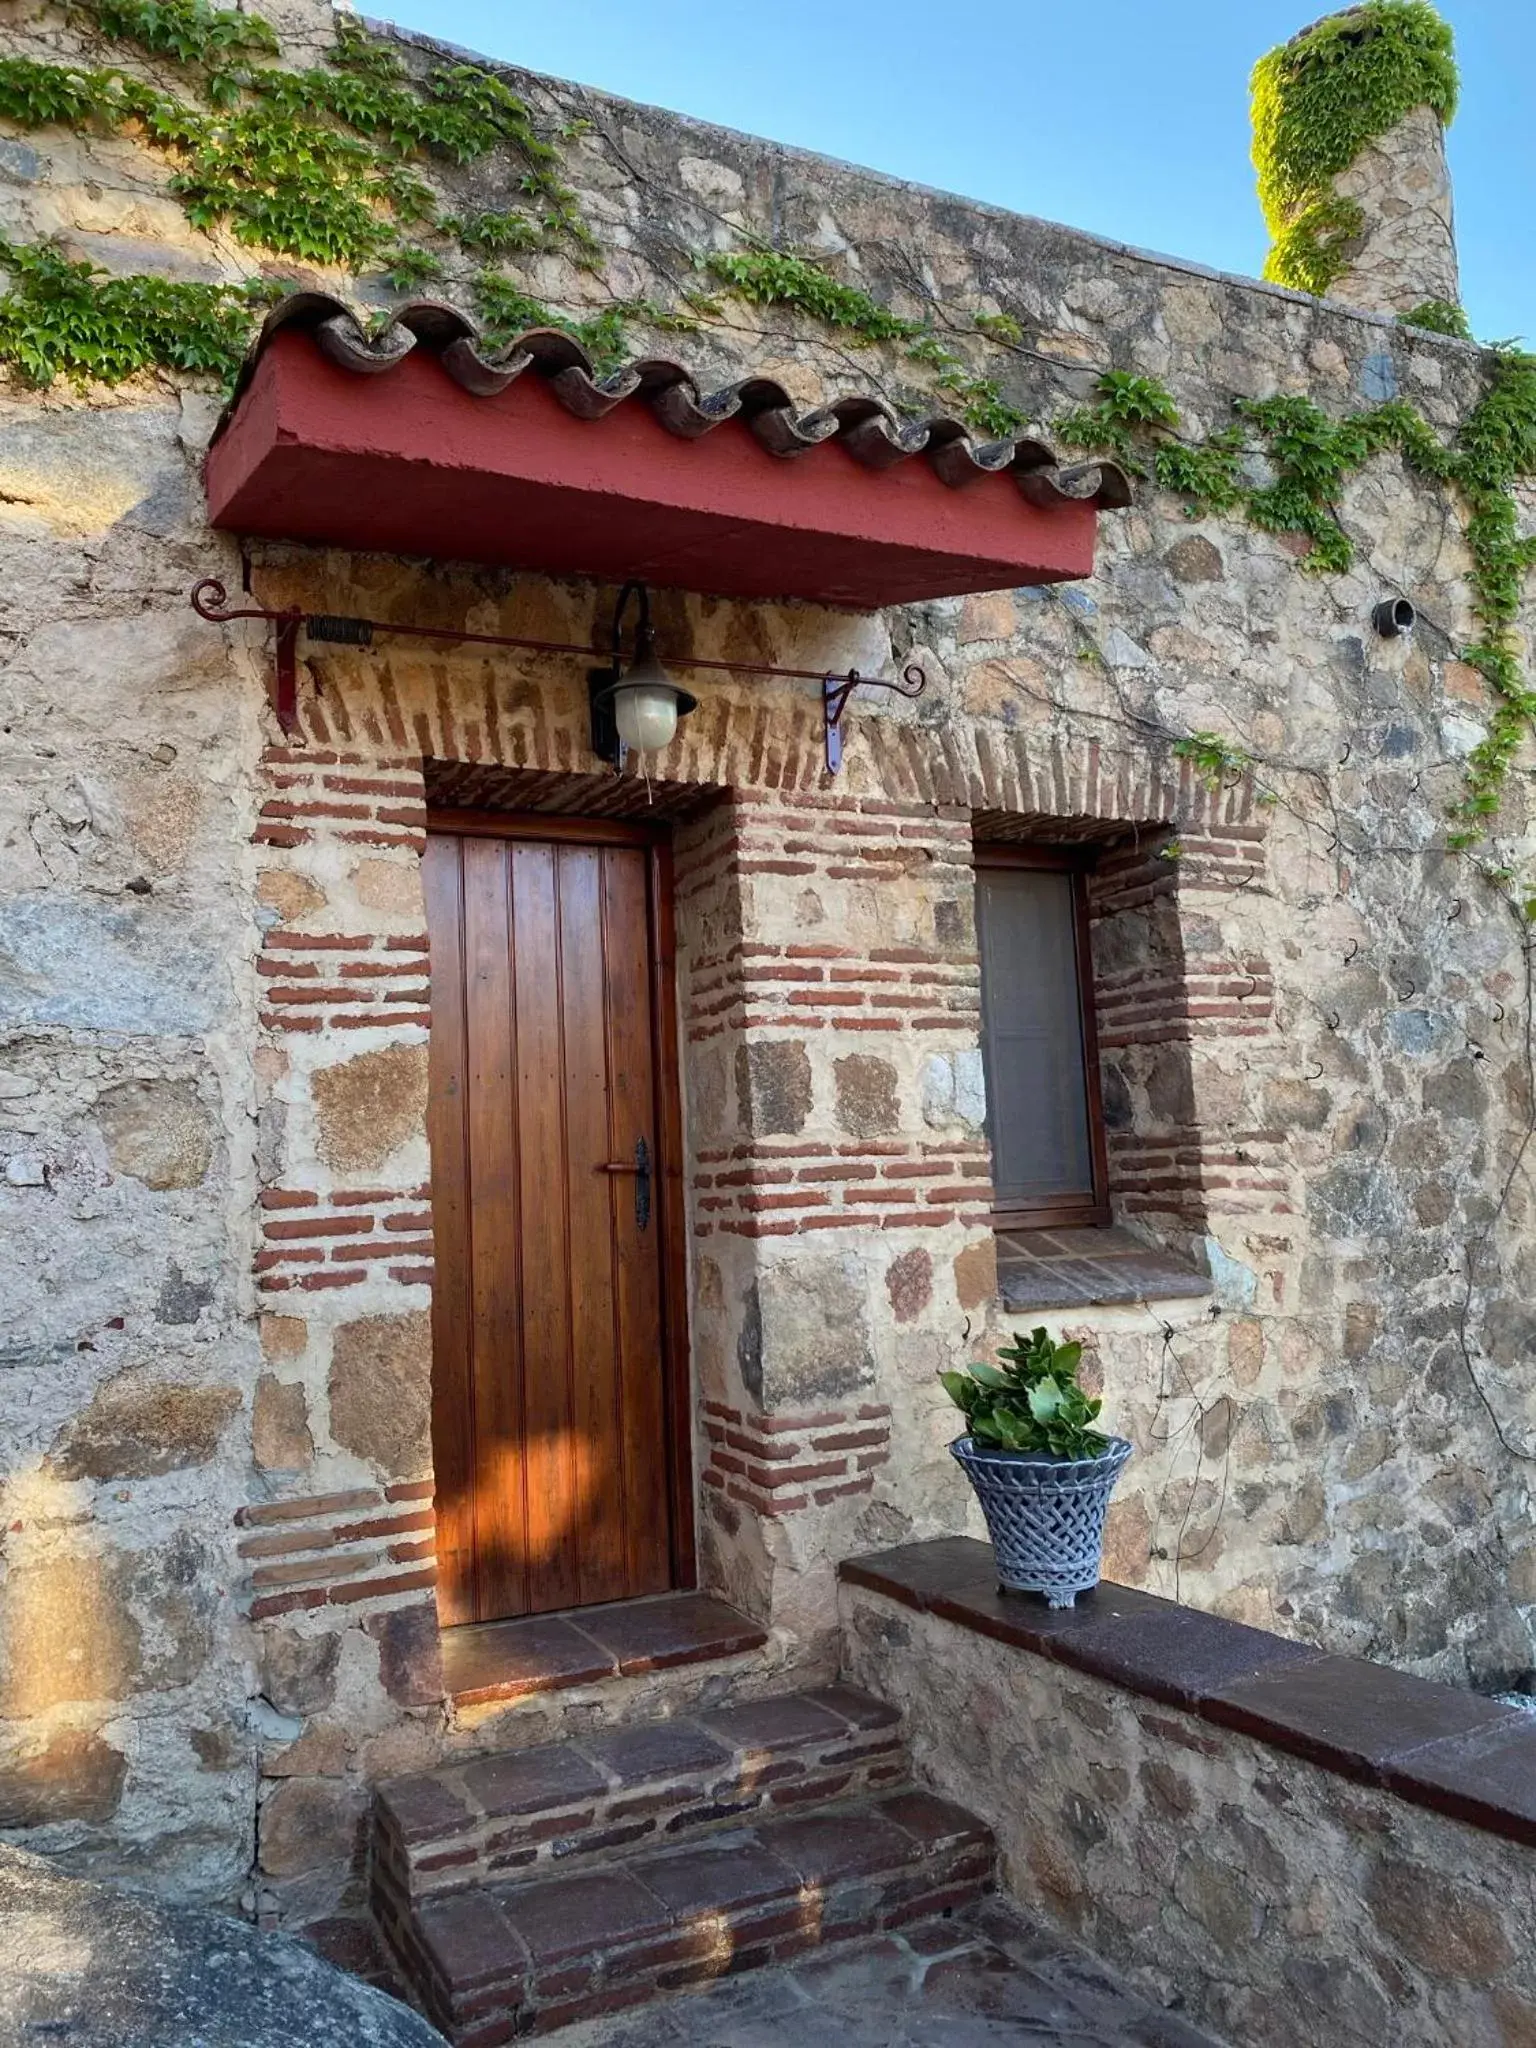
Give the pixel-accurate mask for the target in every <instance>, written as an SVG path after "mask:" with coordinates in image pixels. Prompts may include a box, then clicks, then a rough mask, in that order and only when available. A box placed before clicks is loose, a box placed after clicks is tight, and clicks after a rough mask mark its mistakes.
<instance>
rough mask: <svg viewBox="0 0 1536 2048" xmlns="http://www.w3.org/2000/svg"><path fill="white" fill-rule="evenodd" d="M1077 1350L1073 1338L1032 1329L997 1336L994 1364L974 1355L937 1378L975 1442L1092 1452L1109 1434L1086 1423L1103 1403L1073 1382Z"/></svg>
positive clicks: (1073, 1454)
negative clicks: (1001, 1339) (1060, 1339)
mask: <svg viewBox="0 0 1536 2048" xmlns="http://www.w3.org/2000/svg"><path fill="white" fill-rule="evenodd" d="M1082 1357H1083V1347H1082V1345H1081V1344H1057V1343H1055V1342H1054V1341H1053V1339H1052V1338H1051V1337H1050V1336H1049V1335H1048V1334H1047V1333H1046V1331H1045V1330H1043V1329H1037V1330H1032V1331H1031V1332H1030V1334H1029V1336H1028V1337H1020V1338H1018V1339H1017V1340H1016V1341H1015V1342H1014V1343H1012V1344H1005V1345H1004V1346H1003V1347H1002V1349H1001V1350H1000V1351H999V1352H998V1354H997V1358H998V1362H997V1364H996V1365H988V1364H985V1363H984V1362H982V1361H981V1360H977V1361H976V1362H975V1363H974V1364H972V1365H971V1366H969V1367H968V1368H967V1369H966V1371H964V1372H945V1373H940V1375H939V1378H940V1380H941V1381H942V1382H943V1386H944V1391H945V1393H946V1394H948V1396H949V1398H950V1399H951V1400H952V1401H953V1402H954V1404H955V1406H956V1407H957V1408H958V1409H959V1410H960V1412H961V1414H962V1415H963V1416H964V1417H965V1426H966V1429H967V1431H968V1433H969V1434H970V1436H971V1437H972V1439H973V1440H974V1441H975V1443H976V1445H977V1447H978V1448H979V1449H981V1450H987V1451H1031V1452H1035V1453H1040V1452H1044V1453H1046V1454H1047V1455H1048V1456H1050V1457H1053V1458H1097V1457H1098V1456H1100V1455H1101V1453H1102V1452H1104V1451H1106V1450H1108V1448H1109V1438H1108V1437H1107V1436H1105V1435H1104V1433H1103V1432H1102V1431H1101V1430H1097V1429H1095V1428H1094V1427H1093V1424H1094V1423H1095V1421H1097V1419H1098V1414H1099V1410H1100V1408H1101V1407H1102V1405H1103V1404H1102V1403H1101V1402H1099V1401H1096V1400H1091V1399H1090V1398H1089V1397H1088V1395H1087V1394H1085V1393H1084V1392H1083V1390H1082V1388H1081V1387H1080V1386H1079V1385H1078V1383H1077V1374H1078V1368H1079V1366H1080V1365H1081V1363H1082Z"/></svg>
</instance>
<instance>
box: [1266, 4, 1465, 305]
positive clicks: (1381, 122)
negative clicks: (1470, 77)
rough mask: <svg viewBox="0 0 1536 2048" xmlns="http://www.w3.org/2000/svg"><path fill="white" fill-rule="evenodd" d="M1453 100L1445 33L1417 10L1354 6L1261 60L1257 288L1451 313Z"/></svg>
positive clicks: (1454, 281) (1454, 277)
mask: <svg viewBox="0 0 1536 2048" xmlns="http://www.w3.org/2000/svg"><path fill="white" fill-rule="evenodd" d="M1456 96H1457V78H1456V65H1455V57H1454V52H1453V44H1452V38H1451V30H1450V27H1449V25H1448V24H1447V23H1446V22H1445V21H1443V20H1442V19H1441V18H1440V16H1439V15H1438V14H1436V13H1435V11H1434V9H1433V8H1432V7H1430V6H1428V5H1425V6H1422V7H1402V6H1399V5H1395V4H1393V0H1365V4H1364V5H1361V6H1356V7H1347V8H1344V9H1343V10H1342V11H1341V12H1339V13H1337V14H1330V15H1324V16H1323V18H1322V19H1321V20H1320V21H1315V22H1313V23H1312V25H1311V26H1310V27H1309V28H1305V29H1302V30H1301V31H1300V32H1299V33H1298V34H1297V35H1294V36H1293V37H1292V38H1291V40H1290V41H1289V42H1288V43H1284V44H1282V45H1281V47H1280V48H1279V49H1277V50H1272V51H1271V52H1270V53H1269V55H1268V56H1267V57H1263V58H1261V59H1260V60H1259V63H1258V65H1257V66H1256V67H1255V70H1254V74H1253V122H1254V163H1255V165H1256V166H1257V168H1258V172H1259V196H1260V199H1261V202H1262V204H1263V207H1264V213H1265V218H1266V219H1267V221H1268V222H1269V227H1270V232H1271V234H1272V236H1273V238H1274V241H1273V246H1272V248H1271V251H1270V257H1269V262H1268V264H1267V265H1266V267H1265V272H1264V274H1265V276H1266V277H1268V278H1271V279H1273V280H1274V281H1275V282H1277V283H1280V284H1288V285H1292V286H1294V287H1296V288H1297V289H1300V290H1303V291H1313V292H1319V293H1326V294H1327V296H1328V297H1330V298H1336V299H1342V300H1344V301H1345V302H1346V303H1347V304H1349V305H1352V306H1359V307H1361V308H1363V309H1364V310H1365V311H1368V312H1372V313H1407V312H1411V311H1412V310H1414V309H1415V308H1416V307H1419V306H1422V305H1423V304H1424V303H1425V301H1426V300H1430V299H1437V300H1446V301H1448V302H1449V303H1450V304H1452V305H1457V304H1459V303H1460V298H1461V288H1460V279H1459V276H1458V269H1457V262H1456V235H1455V227H1454V223H1453V219H1452V209H1451V178H1450V170H1449V168H1448V166H1447V163H1446V154H1445V124H1446V122H1447V121H1449V120H1450V118H1451V116H1452V114H1453V113H1454V111H1455V106H1456ZM1351 148H1352V151H1353V153H1352V154H1350V151H1351Z"/></svg>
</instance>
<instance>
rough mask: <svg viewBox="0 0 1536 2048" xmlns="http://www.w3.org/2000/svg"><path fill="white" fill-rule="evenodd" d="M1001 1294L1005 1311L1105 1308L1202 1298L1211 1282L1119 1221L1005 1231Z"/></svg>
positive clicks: (1000, 1243)
mask: <svg viewBox="0 0 1536 2048" xmlns="http://www.w3.org/2000/svg"><path fill="white" fill-rule="evenodd" d="M997 1291H998V1294H999V1295H1000V1297H1001V1299H1002V1303H1003V1306H1004V1308H1006V1309H1014V1310H1020V1311H1022V1310H1027V1309H1050V1308H1106V1307H1109V1306H1111V1305H1113V1304H1115V1303H1120V1302H1137V1301H1185V1300H1197V1299H1199V1298H1200V1297H1202V1296H1204V1295H1207V1294H1209V1293H1210V1291H1211V1282H1210V1279H1209V1277H1208V1276H1207V1275H1206V1274H1204V1273H1201V1272H1197V1271H1196V1269H1195V1268H1194V1267H1193V1266H1191V1265H1189V1264H1187V1263H1186V1261H1184V1260H1183V1259H1178V1258H1175V1257H1174V1256H1173V1254H1172V1253H1171V1252H1163V1251H1156V1250H1154V1249H1152V1248H1151V1247H1149V1246H1147V1245H1145V1244H1143V1242H1142V1241H1141V1239H1140V1238H1139V1237H1133V1236H1132V1235H1131V1233H1130V1231H1128V1230H1122V1229H1120V1228H1119V1227H1118V1226H1117V1225H1115V1224H1102V1225H1098V1226H1095V1227H1092V1228H1074V1229H1062V1230H1000V1231H999V1232H998V1234H997Z"/></svg>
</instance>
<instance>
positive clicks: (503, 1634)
mask: <svg viewBox="0 0 1536 2048" xmlns="http://www.w3.org/2000/svg"><path fill="white" fill-rule="evenodd" d="M767 1640H768V1633H767V1630H766V1629H763V1628H760V1627H759V1626H758V1624H757V1623H756V1622H755V1621H751V1620H749V1619H748V1617H747V1616H746V1615H744V1614H740V1613H738V1612H737V1610H736V1609H735V1608H734V1607H730V1606H727V1604H726V1602H725V1601H723V1600H717V1599H715V1598H714V1597H713V1595H712V1594H709V1593H659V1594H656V1595H654V1596H652V1597H650V1598H647V1599H643V1600H620V1601H615V1602H614V1603H613V1604H612V1605H610V1606H606V1607H575V1608H570V1609H568V1610H567V1611H565V1612H564V1613H561V1614H525V1615H520V1616H518V1618H517V1619H516V1620H513V1621H481V1622H469V1623H465V1624H462V1625H460V1626H459V1627H457V1628H445V1629H444V1630H443V1634H442V1645H443V1679H444V1685H445V1689H446V1691H447V1693H448V1696H449V1697H450V1699H452V1701H453V1702H454V1704H455V1706H460V1707H469V1706H478V1705H480V1704H482V1703H483V1702H485V1701H488V1700H517V1699H522V1698H524V1697H525V1696H526V1695H528V1694H531V1693H539V1692H563V1691H566V1690H568V1689H569V1688H570V1687H573V1686H578V1685H596V1684H601V1683H602V1682H603V1681H604V1680H606V1679H614V1678H638V1677H641V1676H643V1675H644V1674H645V1673H646V1672H648V1671H668V1670H672V1669H673V1668H675V1667H676V1666H678V1665H680V1664H706V1663H712V1662H715V1661H716V1660H718V1659H720V1658H723V1657H738V1656H743V1655H745V1654H747V1653H749V1652H751V1651H753V1650H760V1649H761V1648H762V1647H763V1645H764V1644H765V1643H766V1642H767Z"/></svg>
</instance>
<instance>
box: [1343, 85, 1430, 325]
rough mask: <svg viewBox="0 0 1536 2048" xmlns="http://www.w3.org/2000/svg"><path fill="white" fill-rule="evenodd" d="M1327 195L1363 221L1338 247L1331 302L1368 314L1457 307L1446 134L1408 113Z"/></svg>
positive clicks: (1423, 114) (1423, 116) (1419, 113)
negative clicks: (1343, 263) (1434, 303)
mask: <svg viewBox="0 0 1536 2048" xmlns="http://www.w3.org/2000/svg"><path fill="white" fill-rule="evenodd" d="M1334 190H1335V191H1336V192H1337V193H1338V194H1339V196H1340V197H1341V198H1343V199H1352V200H1354V202H1355V204H1356V205H1357V206H1358V207H1359V209H1360V212H1361V214H1362V215H1363V216H1364V218H1363V222H1362V225H1361V228H1360V231H1359V233H1358V234H1356V235H1353V236H1351V237H1350V239H1349V241H1348V242H1347V243H1346V244H1345V255H1346V257H1347V258H1348V268H1347V269H1346V270H1345V271H1344V273H1343V274H1342V276H1340V278H1339V279H1338V280H1337V282H1336V283H1335V284H1333V285H1332V286H1330V288H1329V291H1330V296H1331V297H1333V298H1336V299H1343V300H1344V301H1345V302H1346V303H1347V304H1349V305H1351V306H1359V307H1361V308H1362V309H1363V310H1364V311H1365V312H1367V313H1408V312H1411V311H1412V310H1413V308H1414V307H1415V306H1421V305H1423V303H1424V301H1425V300H1426V299H1445V300H1448V301H1449V302H1450V304H1451V305H1453V306H1455V305H1459V304H1460V303H1461V278H1460V275H1459V272H1458V270H1457V264H1456V228H1455V222H1454V220H1453V218H1452V211H1451V173H1450V168H1449V166H1448V165H1447V163H1446V160H1445V129H1444V128H1443V127H1442V126H1441V122H1440V117H1439V115H1438V114H1436V113H1435V112H1434V110H1433V109H1432V108H1430V107H1415V108H1414V110H1413V112H1412V113H1411V114H1406V115H1404V117H1403V119H1402V120H1401V121H1399V122H1398V124H1397V126H1396V127H1395V128H1389V129H1388V130H1387V132H1386V134H1385V135H1382V136H1379V137H1378V138H1377V140H1376V141H1375V142H1373V143H1371V144H1369V145H1368V146H1367V147H1366V148H1365V149H1363V150H1362V151H1361V152H1360V154H1359V156H1357V157H1356V158H1355V160H1354V162H1353V163H1352V164H1351V165H1350V167H1349V169H1348V170H1347V171H1341V172H1340V173H1339V175H1338V177H1336V178H1335V179H1334Z"/></svg>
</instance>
